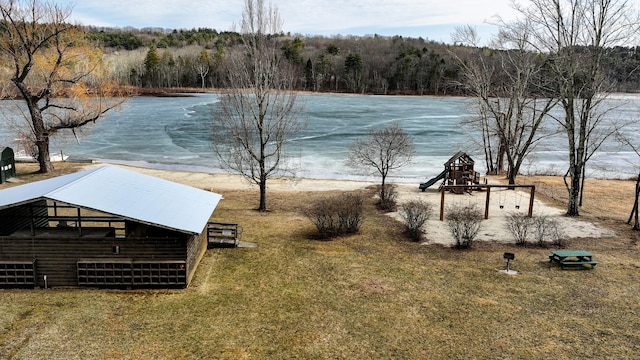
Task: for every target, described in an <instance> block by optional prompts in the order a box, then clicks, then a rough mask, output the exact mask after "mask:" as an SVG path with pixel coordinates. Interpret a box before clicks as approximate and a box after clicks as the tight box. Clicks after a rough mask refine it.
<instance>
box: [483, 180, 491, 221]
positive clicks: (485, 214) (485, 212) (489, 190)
mask: <svg viewBox="0 0 640 360" xmlns="http://www.w3.org/2000/svg"><path fill="white" fill-rule="evenodd" d="M490 195H491V186H487V199H486V200H485V202H484V219H485V220H487V219H488V218H489V196H490Z"/></svg>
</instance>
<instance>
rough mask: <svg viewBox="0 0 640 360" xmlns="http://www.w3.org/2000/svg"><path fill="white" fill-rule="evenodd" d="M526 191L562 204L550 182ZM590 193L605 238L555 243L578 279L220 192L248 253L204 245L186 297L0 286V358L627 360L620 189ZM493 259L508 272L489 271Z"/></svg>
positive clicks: (638, 309) (626, 265) (612, 185)
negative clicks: (319, 225) (344, 233)
mask: <svg viewBox="0 0 640 360" xmlns="http://www.w3.org/2000/svg"><path fill="white" fill-rule="evenodd" d="M59 168H60V167H59ZM60 171H73V169H66V168H65V169H60ZM32 177H34V178H35V177H39V175H24V178H25V179H31V178H32ZM526 181H527V183H531V182H534V183H535V184H536V185H538V192H537V196H539V198H541V199H542V198H543V197H544V198H546V199H547V200H549V201H550V200H553V199H557V200H558V201H561V199H562V198H561V196H562V191H563V188H562V187H559V185H562V183H561V179H560V182H559V181H558V179H556V178H552V177H551V178H549V177H535V178H531V179H527V180H526ZM601 184H606V185H604V186H603V185H601ZM592 185H597V186H591V185H588V186H587V197H586V199H585V201H586V203H585V210H583V214H584V217H585V218H587V219H590V220H593V221H598V222H600V223H601V224H604V225H606V226H609V227H611V228H613V229H614V230H615V231H616V232H617V233H618V237H616V238H610V239H582V240H570V241H569V246H570V247H573V248H586V249H588V250H590V251H592V252H593V253H594V254H595V256H596V260H598V261H600V262H601V264H600V265H599V266H598V268H597V269H595V270H585V271H569V270H567V271H562V270H559V269H558V268H556V267H552V268H549V266H548V263H547V260H546V254H547V253H548V251H549V250H548V249H539V248H518V247H514V246H512V245H500V244H493V243H476V244H474V248H473V249H472V250H469V251H457V250H454V249H448V248H442V247H439V246H421V245H418V244H417V243H414V242H411V241H409V240H407V239H404V238H402V236H401V232H402V228H401V227H400V226H399V225H398V224H397V223H396V222H395V221H394V220H392V219H391V218H390V217H388V216H386V215H384V214H381V213H379V212H378V211H377V210H376V209H375V208H374V205H373V200H372V201H370V202H369V203H368V204H367V209H366V214H367V217H366V219H365V223H364V224H363V226H362V230H361V232H360V233H359V234H357V235H354V236H350V237H346V238H341V239H337V240H334V241H328V242H320V241H313V240H310V238H312V236H311V235H312V234H313V232H314V227H313V224H312V223H311V222H310V221H309V220H308V219H306V218H305V217H304V216H303V215H301V211H300V210H302V209H304V207H305V206H306V204H309V203H310V202H311V201H313V200H314V199H316V198H319V197H322V196H324V195H325V194H324V193H321V192H305V193H292V192H287V193H277V192H272V193H269V194H268V196H269V199H268V201H269V205H270V207H271V209H272V211H271V212H269V213H257V212H255V211H254V210H252V208H253V207H255V205H256V201H257V194H256V192H255V191H254V192H248V191H227V192H224V193H223V195H224V198H225V200H224V201H223V202H221V205H220V207H219V209H218V210H216V213H215V214H214V217H213V218H214V219H216V220H220V221H234V222H238V223H239V224H240V225H241V226H242V227H243V229H244V233H243V240H244V241H253V242H256V243H258V244H259V247H258V248H255V249H217V250H209V251H208V252H207V253H206V255H205V257H204V259H203V261H202V262H201V264H200V267H199V268H198V271H197V273H196V276H195V278H194V282H193V285H192V286H191V287H190V288H188V289H186V290H166V291H164V290H148V291H147V290H141V291H111V290H79V289H54V290H47V291H45V290H4V291H0V299H1V300H2V301H1V302H0V358H11V357H13V358H18V359H44V358H65V359H73V358H104V359H140V358H160V359H174V358H185V359H203V358H216V359H283V358H312V359H329V358H332V359H336V358H349V359H360V358H376V359H384V358H388V359H459V358H460V359H462V358H475V359H496V358H505V359H540V358H551V357H553V358H557V359H568V358H599V359H622V358H624V359H632V358H640V356H638V354H640V335H638V331H637V329H638V328H640V319H639V318H638V316H637V314H638V313H640V303H639V302H638V301H637V299H638V296H639V295H640V272H639V269H640V256H639V255H638V233H637V232H633V231H631V230H630V229H629V228H630V227H629V226H628V225H626V224H624V222H625V221H626V217H627V216H628V212H629V210H630V206H627V205H626V204H629V199H630V197H631V195H632V194H633V191H632V190H631V189H633V183H632V182H624V181H606V182H600V181H597V182H594V183H593V184H592ZM371 194H372V193H371ZM631 204H632V200H631ZM505 251H509V252H514V253H516V260H515V261H514V262H513V263H512V268H513V269H515V270H517V271H519V274H518V275H517V276H506V275H502V274H499V273H498V272H497V271H496V270H497V269H501V268H504V261H503V259H502V254H503V252H505Z"/></svg>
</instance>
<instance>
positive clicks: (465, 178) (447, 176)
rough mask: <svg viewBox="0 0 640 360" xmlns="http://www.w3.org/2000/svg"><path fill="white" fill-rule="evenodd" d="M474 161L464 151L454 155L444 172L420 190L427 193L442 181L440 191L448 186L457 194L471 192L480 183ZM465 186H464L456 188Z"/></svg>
mask: <svg viewBox="0 0 640 360" xmlns="http://www.w3.org/2000/svg"><path fill="white" fill-rule="evenodd" d="M474 164H475V163H474V161H473V159H472V158H471V157H470V156H469V155H467V154H466V153H464V152H462V151H458V152H457V153H456V154H455V155H453V156H452V157H451V158H450V159H449V160H447V162H446V163H444V170H443V171H442V172H441V173H440V174H438V176H436V177H434V178H432V179H430V180H429V181H427V182H424V183H421V184H420V186H419V188H420V190H422V191H425V190H426V189H427V188H429V187H431V186H432V185H433V184H435V183H437V182H438V181H440V180H443V179H444V180H443V182H442V184H440V187H439V189H442V188H443V186H445V183H446V185H447V186H448V187H449V190H450V191H451V192H453V193H456V194H462V193H463V192H464V191H466V192H471V191H472V190H474V189H475V188H476V187H474V186H473V185H477V184H479V183H480V174H479V173H478V172H477V171H475V170H474V169H473V166H474ZM454 185H464V186H454Z"/></svg>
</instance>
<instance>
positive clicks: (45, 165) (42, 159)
mask: <svg viewBox="0 0 640 360" xmlns="http://www.w3.org/2000/svg"><path fill="white" fill-rule="evenodd" d="M36 146H37V147H38V155H37V157H38V159H37V160H38V165H39V166H40V170H39V171H40V172H41V173H43V174H46V173H48V172H50V171H53V164H52V163H51V154H50V153H49V137H42V138H41V139H40V140H37V141H36Z"/></svg>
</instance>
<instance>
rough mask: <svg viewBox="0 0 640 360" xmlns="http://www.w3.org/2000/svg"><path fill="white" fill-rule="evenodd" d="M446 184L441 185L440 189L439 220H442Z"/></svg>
mask: <svg viewBox="0 0 640 360" xmlns="http://www.w3.org/2000/svg"><path fill="white" fill-rule="evenodd" d="M445 188H446V186H443V187H442V188H441V189H440V221H443V220H444V189H445Z"/></svg>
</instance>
